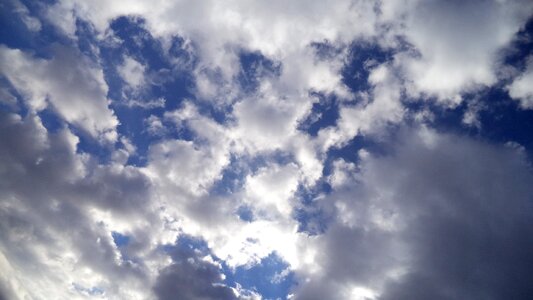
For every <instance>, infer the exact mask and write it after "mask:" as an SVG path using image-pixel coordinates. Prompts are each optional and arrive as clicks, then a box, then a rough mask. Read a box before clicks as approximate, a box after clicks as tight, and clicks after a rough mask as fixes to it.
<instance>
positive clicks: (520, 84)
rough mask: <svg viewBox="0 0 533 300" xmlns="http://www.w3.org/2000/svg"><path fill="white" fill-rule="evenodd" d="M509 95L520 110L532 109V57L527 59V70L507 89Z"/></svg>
mask: <svg viewBox="0 0 533 300" xmlns="http://www.w3.org/2000/svg"><path fill="white" fill-rule="evenodd" d="M507 88H508V90H509V95H510V96H511V97H512V98H513V99H515V100H518V101H519V103H520V106H521V107H522V108H525V109H528V108H532V107H533V57H531V56H530V57H529V59H528V63H527V68H526V70H525V71H524V73H522V74H520V75H519V76H518V77H517V78H515V79H514V80H513V82H512V83H511V84H510V85H509V86H508V87H507Z"/></svg>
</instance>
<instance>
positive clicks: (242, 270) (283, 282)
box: [162, 235, 296, 300]
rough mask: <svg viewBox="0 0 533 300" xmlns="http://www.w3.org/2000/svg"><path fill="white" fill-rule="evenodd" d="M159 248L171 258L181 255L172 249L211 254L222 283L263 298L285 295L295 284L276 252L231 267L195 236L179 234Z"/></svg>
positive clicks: (266, 299)
mask: <svg viewBox="0 0 533 300" xmlns="http://www.w3.org/2000/svg"><path fill="white" fill-rule="evenodd" d="M162 250H163V251H164V252H166V253H167V254H168V255H170V256H171V257H172V258H173V259H181V258H182V257H177V256H175V255H174V254H175V253H182V254H183V253H191V255H193V254H192V253H193V252H194V251H197V252H198V251H199V253H200V255H201V256H206V255H212V256H213V257H214V259H215V261H218V262H219V263H221V265H222V270H221V272H222V273H223V274H224V275H225V279H224V280H223V283H224V284H226V285H228V286H231V287H236V286H237V283H238V284H239V285H241V287H242V288H244V289H248V290H253V291H255V292H257V293H259V294H261V295H262V297H263V299H265V300H268V299H287V296H288V295H289V292H290V289H291V287H292V286H293V285H295V284H296V282H295V277H294V273H293V272H286V274H284V275H285V276H282V275H281V274H282V272H283V271H284V270H286V269H287V268H288V267H289V265H288V264H287V263H285V262H284V261H283V260H282V259H281V258H280V257H279V256H278V255H277V254H275V253H272V254H270V255H269V256H267V257H265V258H263V259H262V260H261V262H260V263H259V264H257V265H254V266H251V267H245V266H241V267H237V268H235V270H232V269H231V268H229V267H228V265H227V264H226V263H225V262H224V261H222V260H220V259H219V258H217V257H215V256H214V255H213V254H212V253H211V251H210V249H209V246H208V245H207V243H206V242H205V241H204V240H203V239H201V238H198V237H194V236H190V235H181V236H180V237H179V238H178V239H177V241H176V243H175V244H173V245H165V246H163V247H162ZM176 251H177V252H176Z"/></svg>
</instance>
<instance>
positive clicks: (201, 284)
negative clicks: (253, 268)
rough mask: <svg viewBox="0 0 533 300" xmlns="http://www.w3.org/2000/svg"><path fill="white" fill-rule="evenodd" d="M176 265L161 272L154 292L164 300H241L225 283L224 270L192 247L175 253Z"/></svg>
mask: <svg viewBox="0 0 533 300" xmlns="http://www.w3.org/2000/svg"><path fill="white" fill-rule="evenodd" d="M171 257H172V261H173V262H172V264H171V265H169V266H167V267H165V268H164V269H162V270H161V271H160V272H159V276H158V278H157V281H156V283H155V286H154V292H155V294H156V296H157V298H158V299H160V300H209V299H213V300H214V299H217V300H225V299H237V296H236V295H235V293H234V292H233V290H232V289H231V288H229V287H227V286H225V285H223V283H222V274H221V272H220V268H219V267H218V266H217V265H216V264H214V263H212V262H210V261H207V260H204V259H203V257H202V256H201V252H200V251H198V250H194V249H193V248H189V247H185V246H184V247H177V248H175V249H173V251H172V252H171Z"/></svg>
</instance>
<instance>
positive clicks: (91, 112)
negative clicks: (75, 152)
mask: <svg viewBox="0 0 533 300" xmlns="http://www.w3.org/2000/svg"><path fill="white" fill-rule="evenodd" d="M53 55H54V57H53V58H52V59H49V60H46V59H41V58H36V57H32V56H31V55H30V54H28V53H25V52H23V51H20V50H17V49H9V48H6V47H5V46H0V66H1V69H2V72H3V74H4V76H6V77H7V79H8V80H9V81H10V82H11V84H13V86H14V87H15V88H16V89H17V90H18V92H19V93H20V94H22V95H23V97H24V100H25V101H26V103H27V105H28V108H29V109H31V110H32V111H36V112H39V111H42V110H43V109H46V108H47V107H50V108H51V109H53V110H54V111H56V112H57V113H58V114H59V115H60V116H61V117H62V118H63V119H64V120H65V121H67V122H69V123H72V124H74V125H76V126H79V127H80V128H81V129H83V130H85V131H86V132H87V133H89V134H90V135H92V136H93V137H95V138H98V139H101V140H104V141H115V140H116V138H117V133H116V131H115V130H116V126H117V125H118V120H117V118H116V117H115V115H114V113H113V111H112V110H111V109H110V108H109V107H108V104H109V101H108V99H107V90H108V87H107V84H106V82H105V81H104V75H103V72H102V70H101V69H100V68H99V67H98V66H96V65H94V64H93V63H91V62H90V61H89V60H88V59H87V58H84V57H83V56H81V54H80V53H77V52H76V50H73V49H70V48H64V47H56V48H55V49H54V53H53Z"/></svg>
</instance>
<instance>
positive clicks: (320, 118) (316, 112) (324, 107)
mask: <svg viewBox="0 0 533 300" xmlns="http://www.w3.org/2000/svg"><path fill="white" fill-rule="evenodd" d="M310 96H311V97H316V98H317V101H316V102H315V103H313V107H312V109H311V113H310V114H309V116H308V117H307V118H306V119H305V120H303V121H302V122H300V124H299V125H298V129H299V130H302V131H304V132H307V133H308V134H309V135H311V136H313V137H316V136H317V134H318V132H319V131H320V130H321V129H323V128H326V127H333V126H335V125H336V124H337V119H338V118H339V106H338V99H337V97H336V96H335V95H325V94H324V93H318V92H311V93H310Z"/></svg>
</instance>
